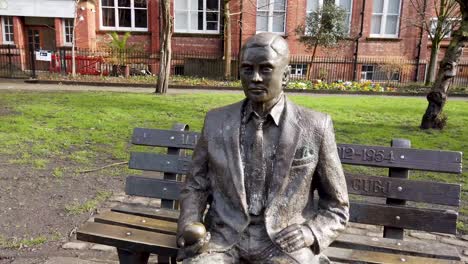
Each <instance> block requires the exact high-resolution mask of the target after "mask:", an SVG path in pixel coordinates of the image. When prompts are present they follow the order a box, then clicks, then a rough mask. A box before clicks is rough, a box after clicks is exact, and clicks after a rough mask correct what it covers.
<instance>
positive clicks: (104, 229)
mask: <svg viewBox="0 0 468 264" xmlns="http://www.w3.org/2000/svg"><path fill="white" fill-rule="evenodd" d="M76 238H77V239H78V240H82V241H88V242H91V243H98V244H104V245H108V246H113V247H117V248H121V249H125V250H128V251H134V252H150V253H154V254H157V255H164V256H176V255H177V245H176V238H175V236H172V235H166V234H159V233H155V232H149V231H144V230H138V229H134V228H129V227H121V226H115V225H108V224H101V223H95V222H87V223H86V224H85V225H83V226H82V227H81V228H80V229H79V230H78V231H77V233H76Z"/></svg>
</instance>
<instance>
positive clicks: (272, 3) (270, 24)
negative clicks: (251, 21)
mask: <svg viewBox="0 0 468 264" xmlns="http://www.w3.org/2000/svg"><path fill="white" fill-rule="evenodd" d="M267 1H268V15H267V23H268V29H267V30H266V31H263V30H256V33H261V32H271V33H275V34H279V35H285V33H286V22H287V13H288V0H284V10H275V9H274V8H275V0H267ZM258 2H259V0H257V8H256V10H257V13H256V16H255V23H257V16H258V12H259V11H260V12H265V11H266V10H259V9H258V5H259V3H258ZM280 12H281V13H284V22H283V31H282V32H274V31H273V16H274V13H280Z"/></svg>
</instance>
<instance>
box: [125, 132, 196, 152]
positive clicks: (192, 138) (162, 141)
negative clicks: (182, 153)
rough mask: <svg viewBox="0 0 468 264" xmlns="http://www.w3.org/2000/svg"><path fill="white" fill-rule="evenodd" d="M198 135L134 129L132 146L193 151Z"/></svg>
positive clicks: (194, 133)
mask: <svg viewBox="0 0 468 264" xmlns="http://www.w3.org/2000/svg"><path fill="white" fill-rule="evenodd" d="M199 136H200V133H198V132H191V131H175V130H174V131H173V130H162V129H148V128H135V129H134V130H133V135H132V144H135V145H143V146H156V147H171V148H181V149H194V148H195V144H196V142H197V140H198V137H199Z"/></svg>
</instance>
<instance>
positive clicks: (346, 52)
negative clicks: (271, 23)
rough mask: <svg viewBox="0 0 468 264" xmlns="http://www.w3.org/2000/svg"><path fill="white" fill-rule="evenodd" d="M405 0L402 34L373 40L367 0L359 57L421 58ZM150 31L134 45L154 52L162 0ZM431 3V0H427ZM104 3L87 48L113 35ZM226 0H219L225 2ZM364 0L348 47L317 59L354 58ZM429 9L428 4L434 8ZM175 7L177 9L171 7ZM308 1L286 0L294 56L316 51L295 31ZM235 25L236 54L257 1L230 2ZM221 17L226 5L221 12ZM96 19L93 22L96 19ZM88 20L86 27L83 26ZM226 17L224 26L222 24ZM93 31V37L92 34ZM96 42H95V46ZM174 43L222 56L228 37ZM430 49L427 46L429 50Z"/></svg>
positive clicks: (424, 54) (183, 37)
mask: <svg viewBox="0 0 468 264" xmlns="http://www.w3.org/2000/svg"><path fill="white" fill-rule="evenodd" d="M241 1H242V4H243V17H242V36H240V26H239V25H240V23H239V20H240V14H239V12H240V10H241ZM401 1H402V8H401V20H400V27H399V37H398V38H396V39H382V38H369V34H370V27H371V18H372V4H373V1H372V0H367V1H366V7H365V9H364V13H365V15H364V27H363V35H362V37H361V38H360V41H359V54H358V55H359V56H360V57H387V56H389V55H391V56H394V57H404V58H406V59H415V58H416V56H417V45H418V42H419V29H417V28H416V27H414V26H411V25H410V24H409V22H408V21H411V20H413V21H414V19H415V18H414V16H415V15H414V13H415V12H414V10H413V8H412V7H411V4H410V2H409V1H404V0H401ZM148 2H149V6H148V32H145V33H141V32H132V37H131V38H130V40H129V42H130V43H137V44H139V45H141V46H143V48H144V50H146V51H151V52H154V53H157V52H159V11H158V9H159V8H158V6H159V0H154V1H148ZM428 2H431V1H428ZM99 3H100V1H97V5H96V7H95V10H96V13H95V14H94V13H93V14H91V13H90V12H89V10H87V11H86V12H85V13H86V14H85V15H86V19H85V21H86V23H83V27H82V29H81V30H82V31H83V32H79V34H84V36H85V37H84V38H85V39H86V40H87V43H82V44H80V45H82V46H83V47H92V46H93V45H95V46H97V47H107V44H108V43H109V38H108V36H107V33H109V32H107V31H101V30H100V28H99V25H100V21H99V19H100V14H99V10H100V9H99ZM222 3H223V1H220V4H221V5H222ZM362 4H363V1H360V0H353V7H352V17H351V32H350V41H346V42H343V45H342V46H340V47H339V48H335V49H323V48H319V49H318V51H317V54H316V56H317V57H335V56H336V57H352V56H353V52H354V49H355V42H354V41H353V39H354V38H356V37H357V35H358V33H359V30H360V23H361V16H360V13H361V9H362ZM429 9H430V8H428V10H429ZM171 10H173V8H171ZM305 11H306V0H287V14H286V21H287V23H286V33H285V38H286V40H287V42H288V44H289V46H290V50H291V54H309V55H310V54H311V53H312V51H311V50H307V49H306V48H305V46H304V45H303V44H302V43H300V42H299V40H298V38H299V36H297V35H296V33H295V29H296V28H297V26H299V25H301V24H303V23H304V21H305V16H306V14H305ZM231 13H234V15H231V17H230V19H231V26H232V53H233V55H234V56H235V55H236V54H237V53H238V51H239V37H240V38H241V40H242V43H245V41H246V40H247V38H249V37H250V36H252V35H254V34H255V32H256V0H235V1H231ZM220 16H221V17H222V9H221V12H220ZM93 19H94V22H92V20H93ZM84 24H86V27H85V26H84ZM222 24H223V23H222V18H221V22H220V27H222ZM91 31H93V32H95V33H94V36H93V34H92V32H91ZM93 42H94V43H96V44H93ZM172 47H173V50H174V52H198V51H203V52H204V53H209V54H213V55H216V56H218V55H219V54H222V52H223V36H222V34H218V35H200V34H177V33H175V34H174V35H173V39H172ZM422 47H423V48H422V51H421V59H427V58H428V48H429V46H428V41H427V36H426V34H425V33H424V34H423V42H422ZM425 47H427V48H425Z"/></svg>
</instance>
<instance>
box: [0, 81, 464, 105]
mask: <svg viewBox="0 0 468 264" xmlns="http://www.w3.org/2000/svg"><path fill="white" fill-rule="evenodd" d="M0 90H13V91H41V92H47V91H73V92H78V91H80V92H83V91H95V92H122V93H147V94H151V93H154V90H155V88H137V87H113V86H89V85H62V84H34V83H25V82H24V81H23V80H13V79H1V78H0ZM186 93H232V94H241V93H242V92H241V91H226V90H201V89H174V88H172V89H169V90H168V94H186ZM288 94H291V95H304V96H312V97H323V96H350V97H354V96H359V97H369V96H374V95H361V94H357V95H350V94H313V93H288ZM376 95H378V96H382V95H379V94H376ZM384 97H408V98H414V97H415V96H384ZM423 97H424V96H419V97H418V98H423ZM450 100H462V101H468V97H455V96H454V97H450Z"/></svg>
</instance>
